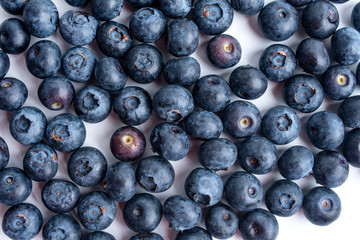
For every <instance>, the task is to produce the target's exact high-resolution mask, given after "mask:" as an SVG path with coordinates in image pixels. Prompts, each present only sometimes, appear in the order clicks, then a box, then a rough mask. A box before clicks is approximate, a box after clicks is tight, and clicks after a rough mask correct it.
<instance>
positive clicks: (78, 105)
mask: <svg viewBox="0 0 360 240" xmlns="http://www.w3.org/2000/svg"><path fill="white" fill-rule="evenodd" d="M74 109H75V112H76V115H78V117H79V118H80V119H81V120H83V121H85V122H88V123H98V122H101V121H103V120H105V119H106V118H107V117H108V116H109V114H110V111H111V96H110V94H109V93H108V92H107V91H105V90H104V89H102V88H99V87H97V86H94V85H88V86H86V87H84V88H82V89H81V90H80V91H79V92H78V93H77V94H76V96H75V99H74Z"/></svg>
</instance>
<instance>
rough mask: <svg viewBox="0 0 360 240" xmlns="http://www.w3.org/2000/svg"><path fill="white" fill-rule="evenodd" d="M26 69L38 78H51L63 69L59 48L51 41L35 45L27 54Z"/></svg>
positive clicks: (43, 41)
mask: <svg viewBox="0 0 360 240" xmlns="http://www.w3.org/2000/svg"><path fill="white" fill-rule="evenodd" d="M26 67H27V69H28V70H29V72H30V73H31V74H32V75H33V76H35V77H37V78H47V77H51V76H52V75H54V74H55V73H56V72H57V71H58V70H59V69H60V67H61V51H60V48H59V46H58V45H57V44H56V43H55V42H52V41H50V40H42V41H39V42H36V43H34V44H33V45H32V46H31V47H30V48H29V49H28V51H27V53H26Z"/></svg>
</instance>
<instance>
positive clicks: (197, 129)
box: [184, 111, 223, 140]
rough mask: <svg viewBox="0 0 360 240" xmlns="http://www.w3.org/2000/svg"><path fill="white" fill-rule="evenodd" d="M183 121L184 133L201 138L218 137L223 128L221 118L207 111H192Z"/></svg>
mask: <svg viewBox="0 0 360 240" xmlns="http://www.w3.org/2000/svg"><path fill="white" fill-rule="evenodd" d="M184 123H185V131H186V133H187V134H189V135H190V136H192V137H194V138H198V139H201V140H209V139H214V138H218V137H219V136H220V134H221V133H222V130H223V123H222V122H221V119H220V118H219V117H218V116H217V115H216V114H215V113H212V112H207V111H197V112H192V113H191V114H190V115H189V116H188V117H187V118H186V119H185V122H184Z"/></svg>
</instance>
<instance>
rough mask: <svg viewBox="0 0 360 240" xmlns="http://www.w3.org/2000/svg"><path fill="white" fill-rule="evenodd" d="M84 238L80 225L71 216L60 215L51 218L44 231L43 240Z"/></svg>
mask: <svg viewBox="0 0 360 240" xmlns="http://www.w3.org/2000/svg"><path fill="white" fill-rule="evenodd" d="M81 236H82V233H81V227H80V224H79V223H78V222H77V221H76V220H75V219H74V218H73V217H71V216H69V215H65V214H60V215H55V216H53V217H51V218H50V219H49V220H48V221H47V222H46V223H45V224H44V228H43V230H42V237H43V240H58V239H66V238H68V239H73V240H80V239H81Z"/></svg>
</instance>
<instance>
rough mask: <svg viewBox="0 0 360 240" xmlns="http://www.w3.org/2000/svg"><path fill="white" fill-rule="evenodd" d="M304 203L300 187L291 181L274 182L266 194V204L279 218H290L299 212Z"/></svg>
mask: <svg viewBox="0 0 360 240" xmlns="http://www.w3.org/2000/svg"><path fill="white" fill-rule="evenodd" d="M302 202H303V194H302V191H301V189H300V187H299V186H298V185H297V184H296V183H294V182H292V181H290V180H285V179H282V180H278V181H276V182H274V183H273V184H272V185H271V186H270V188H269V189H268V190H267V191H266V193H265V204H266V207H267V208H268V209H269V211H270V212H271V213H273V214H275V215H277V216H281V217H289V216H292V215H294V214H295V213H296V212H297V211H299V209H300V207H301V204H302Z"/></svg>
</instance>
